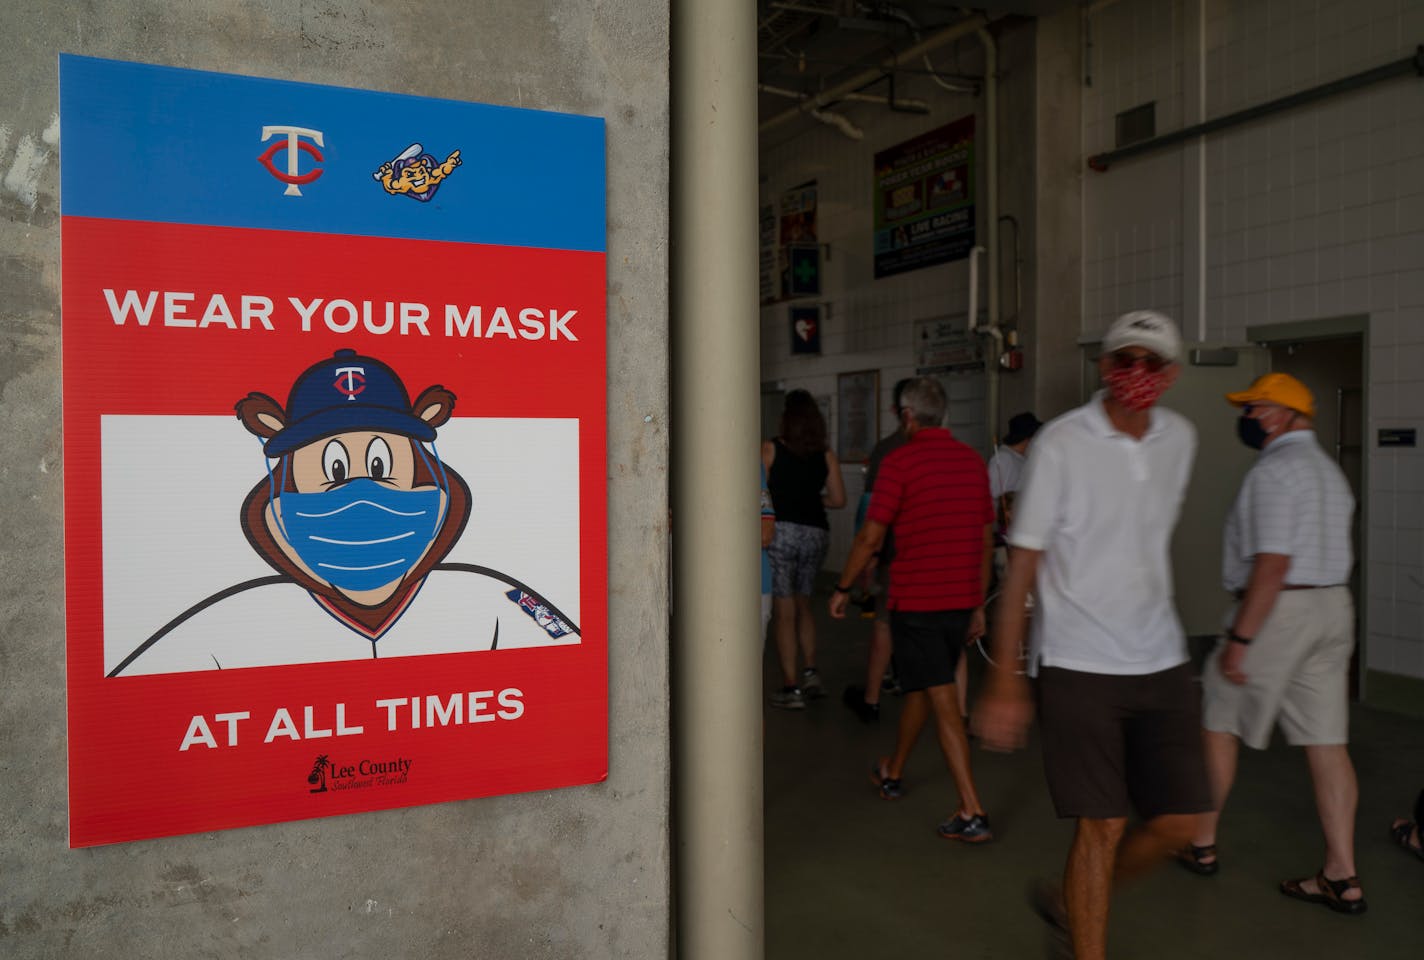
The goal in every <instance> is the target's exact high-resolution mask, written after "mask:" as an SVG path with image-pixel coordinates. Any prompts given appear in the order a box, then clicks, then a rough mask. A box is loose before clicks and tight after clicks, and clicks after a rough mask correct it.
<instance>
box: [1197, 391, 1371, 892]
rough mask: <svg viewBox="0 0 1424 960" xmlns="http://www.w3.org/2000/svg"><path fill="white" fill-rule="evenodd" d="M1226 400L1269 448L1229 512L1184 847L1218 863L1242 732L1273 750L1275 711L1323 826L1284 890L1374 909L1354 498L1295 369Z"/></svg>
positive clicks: (1247, 439) (1255, 442)
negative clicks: (1360, 725) (1204, 784)
mask: <svg viewBox="0 0 1424 960" xmlns="http://www.w3.org/2000/svg"><path fill="white" fill-rule="evenodd" d="M1226 399H1227V400H1228V401H1229V402H1230V403H1232V404H1233V405H1235V406H1237V407H1240V408H1241V416H1240V419H1239V420H1238V421H1237V432H1238V434H1239V435H1240V437H1241V440H1242V442H1243V443H1245V444H1246V445H1247V446H1249V447H1252V448H1253V449H1256V450H1260V451H1261V454H1260V456H1259V457H1258V458H1257V459H1256V463H1255V465H1254V466H1253V467H1252V468H1251V470H1250V472H1249V473H1247V474H1246V478H1245V480H1243V481H1242V483H1241V491H1240V493H1238V494H1237V496H1236V503H1235V505H1234V506H1233V507H1232V508H1231V514H1230V516H1229V517H1228V518H1227V521H1226V536H1225V540H1224V544H1223V549H1222V583H1223V585H1224V586H1225V587H1226V589H1227V590H1228V591H1230V592H1231V593H1233V594H1235V595H1236V598H1237V600H1238V601H1239V602H1238V604H1237V605H1236V606H1235V607H1234V608H1233V609H1232V610H1231V612H1230V614H1229V615H1228V619H1227V623H1226V625H1227V634H1226V637H1225V638H1223V639H1222V641H1221V643H1220V644H1218V646H1217V648H1216V653H1215V656H1214V657H1213V659H1212V661H1211V662H1209V663H1208V665H1207V669H1206V671H1205V673H1204V675H1203V677H1202V683H1203V688H1204V705H1203V708H1202V713H1203V726H1204V727H1205V728H1206V733H1205V739H1206V757H1207V770H1208V773H1209V775H1210V778H1211V792H1212V801H1213V804H1212V805H1213V807H1214V808H1215V811H1216V812H1214V813H1208V814H1205V815H1203V816H1202V817H1201V819H1200V821H1199V823H1198V829H1197V834H1196V836H1195V838H1194V839H1193V841H1192V844H1191V846H1189V847H1187V848H1186V849H1184V850H1183V851H1182V853H1181V856H1180V859H1181V862H1182V863H1183V865H1184V866H1186V867H1187V868H1188V869H1190V870H1192V871H1193V872H1195V873H1200V874H1212V873H1215V872H1216V871H1217V860H1216V846H1215V844H1216V831H1217V822H1218V820H1219V819H1220V816H1221V808H1222V806H1223V805H1224V804H1225V803H1226V797H1227V794H1228V793H1230V791H1231V782H1232V780H1233V778H1234V776H1235V773H1236V759H1237V753H1238V750H1239V744H1240V743H1241V742H1242V741H1245V743H1246V745H1247V746H1248V747H1253V748H1255V749H1257V750H1264V749H1265V748H1266V747H1267V746H1268V745H1269V744H1270V741H1271V730H1272V728H1273V727H1274V726H1275V725H1276V724H1277V723H1279V724H1280V727H1281V730H1282V732H1283V733H1284V734H1285V736H1286V740H1287V742H1289V743H1291V744H1293V745H1296V746H1303V747H1304V748H1305V756H1306V760H1307V762H1308V765H1309V767H1310V777H1311V780H1312V782H1313V783H1314V785H1315V802H1316V810H1317V812H1318V813H1319V816H1320V826H1321V829H1322V830H1323V832H1324V834H1325V861H1324V865H1323V867H1322V868H1321V870H1320V872H1319V873H1318V874H1317V875H1316V876H1314V877H1309V878H1306V879H1302V880H1287V881H1285V882H1284V883H1282V884H1281V892H1282V893H1284V894H1285V895H1286V896H1289V897H1295V898H1296V899H1298V900H1305V901H1307V902H1310V903H1320V904H1324V905H1325V906H1327V907H1329V908H1330V909H1332V910H1334V911H1336V912H1339V913H1347V914H1359V913H1364V912H1365V899H1364V892H1363V891H1362V890H1361V889H1360V883H1359V879H1358V878H1357V877H1356V876H1355V837H1354V832H1355V807H1356V805H1357V803H1358V801H1359V786H1358V784H1357V782H1356V780H1355V768H1354V766H1353V765H1352V764H1351V762H1350V754H1349V752H1348V750H1347V748H1346V746H1345V744H1346V741H1347V739H1348V727H1349V713H1348V709H1347V707H1348V699H1349V691H1348V678H1349V672H1350V653H1351V651H1352V650H1353V649H1354V647H1355V610H1354V603H1353V602H1352V600H1351V598H1350V588H1349V587H1348V586H1346V581H1347V580H1348V579H1349V577H1350V568H1351V566H1353V564H1354V558H1353V556H1352V551H1351V548H1350V522H1351V517H1352V516H1353V514H1354V511H1355V498H1354V496H1353V494H1351V493H1350V485H1349V483H1348V481H1346V479H1345V474H1344V473H1343V472H1341V470H1340V467H1339V466H1338V465H1336V463H1335V461H1334V460H1332V459H1331V458H1330V457H1329V456H1328V455H1327V454H1326V453H1325V451H1324V450H1322V449H1321V448H1320V444H1319V443H1318V442H1316V439H1315V431H1314V430H1313V429H1312V419H1311V418H1312V417H1314V416H1315V398H1314V397H1313V396H1311V393H1310V390H1309V389H1308V388H1307V387H1306V386H1305V384H1303V383H1301V382H1300V381H1299V380H1297V379H1295V378H1294V377H1292V376H1290V375H1289V374H1284V373H1268V374H1266V375H1265V376H1263V377H1260V378H1258V379H1257V380H1256V382H1255V383H1253V384H1251V386H1250V387H1249V388H1248V389H1246V390H1242V391H1241V392H1239V393H1228V394H1227V395H1226Z"/></svg>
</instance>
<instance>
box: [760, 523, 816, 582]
mask: <svg viewBox="0 0 1424 960" xmlns="http://www.w3.org/2000/svg"><path fill="white" fill-rule="evenodd" d="M830 542H831V534H830V531H829V530H824V529H822V528H821V527H808V526H807V525H806V524H804V523H783V522H782V521H780V520H778V521H777V522H776V535H775V536H773V537H772V538H771V547H770V548H768V550H767V554H768V555H769V556H770V557H771V592H772V595H773V596H777V597H790V596H793V595H795V594H801V595H802V596H807V597H809V596H810V595H811V589H812V587H813V586H814V584H815V581H816V574H817V573H819V572H820V570H821V564H822V563H824V562H825V559H826V548H827V547H828V546H830Z"/></svg>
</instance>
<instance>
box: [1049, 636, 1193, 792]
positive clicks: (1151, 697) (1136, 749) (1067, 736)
mask: <svg viewBox="0 0 1424 960" xmlns="http://www.w3.org/2000/svg"><path fill="white" fill-rule="evenodd" d="M1038 702H1039V718H1040V726H1041V727H1042V730H1043V766H1044V770H1045V771H1046V772H1047V774H1048V792H1049V793H1050V794H1051V795H1052V796H1053V806H1054V808H1055V809H1056V810H1057V811H1058V815H1059V816H1060V817H1086V818H1089V819H1095V820H1097V819H1102V820H1106V819H1112V818H1116V817H1125V816H1127V815H1128V813H1129V812H1130V811H1133V810H1135V811H1136V812H1137V815H1138V816H1140V817H1142V818H1144V819H1149V818H1151V817H1156V816H1161V815H1162V814H1173V813H1180V814H1187V813H1202V812H1205V811H1207V810H1210V809H1211V795H1210V792H1209V789H1208V786H1207V780H1206V763H1205V760H1204V758H1203V756H1202V728H1201V694H1200V693H1199V692H1198V691H1197V689H1196V686H1195V685H1194V684H1193V683H1192V674H1191V665H1190V664H1185V663H1184V664H1182V665H1181V666H1179V667H1173V668H1172V669H1170V670H1163V671H1161V672H1160V673H1149V674H1145V675H1140V676H1130V675H1129V676H1114V675H1108V674H1101V673H1081V672H1079V671H1076V670H1063V669H1059V668H1057V667H1044V668H1042V669H1041V670H1040V671H1039V675H1038Z"/></svg>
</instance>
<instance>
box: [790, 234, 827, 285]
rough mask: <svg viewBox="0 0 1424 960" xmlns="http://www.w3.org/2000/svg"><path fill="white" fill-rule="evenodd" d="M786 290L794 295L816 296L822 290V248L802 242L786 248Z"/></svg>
mask: <svg viewBox="0 0 1424 960" xmlns="http://www.w3.org/2000/svg"><path fill="white" fill-rule="evenodd" d="M786 260H787V268H786V292H787V295H788V296H792V297H814V296H817V295H819V294H820V292H821V248H820V247H819V246H817V245H815V244H806V243H800V244H795V245H793V246H789V247H787V248H786Z"/></svg>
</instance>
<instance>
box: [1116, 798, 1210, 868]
mask: <svg viewBox="0 0 1424 960" xmlns="http://www.w3.org/2000/svg"><path fill="white" fill-rule="evenodd" d="M1198 818H1199V814H1195V813H1168V814H1163V815H1161V816H1157V817H1153V818H1152V819H1151V820H1148V821H1146V822H1145V823H1143V824H1141V825H1140V826H1138V827H1137V828H1136V829H1134V830H1130V831H1127V834H1126V836H1124V838H1123V840H1122V843H1121V845H1120V846H1119V847H1118V854H1117V867H1116V869H1115V871H1114V873H1113V876H1114V878H1115V879H1114V886H1120V885H1121V884H1124V883H1126V882H1127V881H1129V880H1133V879H1135V878H1137V877H1140V876H1142V874H1144V873H1146V872H1147V871H1149V870H1152V869H1154V868H1156V867H1158V866H1160V865H1161V863H1162V861H1163V860H1165V859H1166V858H1167V857H1168V856H1169V855H1171V854H1173V853H1175V852H1176V851H1178V850H1180V849H1182V848H1183V847H1185V846H1186V845H1187V841H1188V840H1190V839H1191V838H1192V833H1193V832H1194V831H1195V830H1196V827H1197V822H1198Z"/></svg>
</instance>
